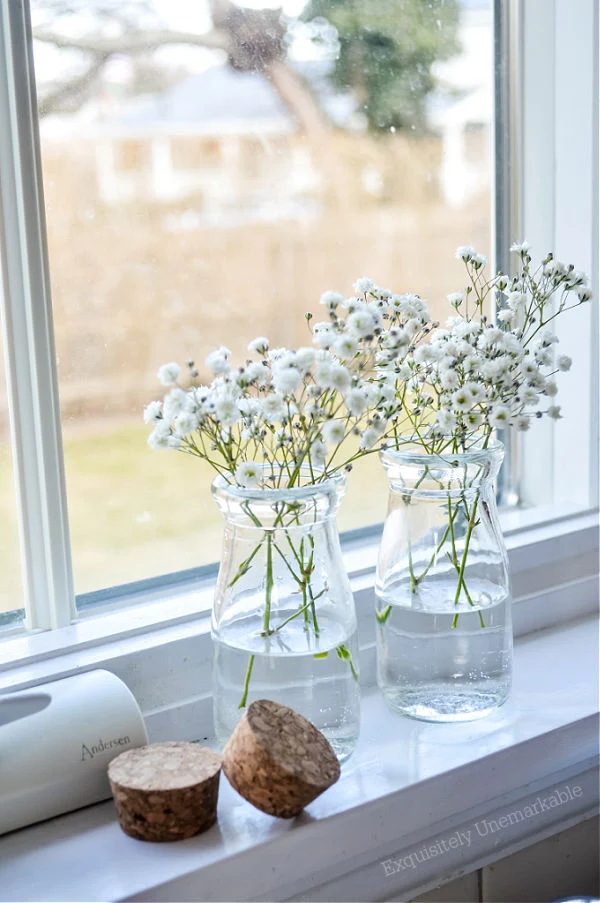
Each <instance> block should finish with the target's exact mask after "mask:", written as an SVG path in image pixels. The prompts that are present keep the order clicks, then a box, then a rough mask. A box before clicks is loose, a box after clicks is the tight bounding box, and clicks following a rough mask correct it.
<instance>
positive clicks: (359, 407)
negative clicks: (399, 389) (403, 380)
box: [344, 389, 395, 417]
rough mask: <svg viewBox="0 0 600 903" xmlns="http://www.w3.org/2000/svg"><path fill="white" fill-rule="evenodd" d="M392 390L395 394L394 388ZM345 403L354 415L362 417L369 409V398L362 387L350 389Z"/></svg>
mask: <svg viewBox="0 0 600 903" xmlns="http://www.w3.org/2000/svg"><path fill="white" fill-rule="evenodd" d="M391 391H392V395H393V394H395V393H394V389H392V390H391ZM344 404H345V405H346V407H347V408H348V412H349V413H350V414H352V416H353V417H361V416H362V415H363V414H364V412H365V411H366V410H367V407H368V404H369V400H368V398H367V395H366V393H365V392H364V391H363V390H362V389H350V391H349V392H346V394H345V396H344Z"/></svg>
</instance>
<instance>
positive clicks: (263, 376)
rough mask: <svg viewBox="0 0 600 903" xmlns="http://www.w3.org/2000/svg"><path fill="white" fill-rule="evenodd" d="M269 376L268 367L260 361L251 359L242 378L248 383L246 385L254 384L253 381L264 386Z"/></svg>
mask: <svg viewBox="0 0 600 903" xmlns="http://www.w3.org/2000/svg"><path fill="white" fill-rule="evenodd" d="M268 378H269V373H268V369H267V367H265V366H264V365H263V364H261V363H260V361H251V363H249V364H248V365H247V366H246V367H245V368H244V372H243V373H242V380H243V382H245V383H246V385H252V383H256V384H257V385H259V386H264V385H265V384H266V383H267V381H268Z"/></svg>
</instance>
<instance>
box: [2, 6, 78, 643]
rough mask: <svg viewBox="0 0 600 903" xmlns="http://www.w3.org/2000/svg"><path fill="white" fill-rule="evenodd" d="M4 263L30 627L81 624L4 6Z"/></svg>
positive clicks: (24, 45) (34, 164)
mask: <svg viewBox="0 0 600 903" xmlns="http://www.w3.org/2000/svg"><path fill="white" fill-rule="evenodd" d="M0 123H1V126H0V259H1V260H2V277H3V294H4V299H3V300H4V317H3V326H4V348H5V359H6V362H7V394H8V406H9V413H10V423H11V442H12V448H13V461H14V468H15V482H16V488H17V507H18V514H19V534H20V535H19V539H20V545H21V556H22V567H23V587H24V594H25V600H24V601H25V626H26V627H27V628H29V629H32V630H35V629H48V628H56V627H63V626H65V625H67V624H69V623H70V621H71V618H72V617H73V616H74V615H75V596H74V590H73V572H72V566H71V547H70V542H69V526H68V518H67V501H66V488H65V473H64V461H63V450H62V433H61V424H60V408H59V401H58V384H57V375H56V356H55V351H54V332H53V322H52V304H51V300H50V278H49V268H48V248H47V241H46V223H45V211H44V195H43V188H42V168H41V158H40V141H39V130H38V122H37V100H36V91H35V79H34V70H33V54H32V41H31V23H30V18H29V4H28V3H27V2H26V0H22V2H15V3H12V2H11V3H2V4H0Z"/></svg>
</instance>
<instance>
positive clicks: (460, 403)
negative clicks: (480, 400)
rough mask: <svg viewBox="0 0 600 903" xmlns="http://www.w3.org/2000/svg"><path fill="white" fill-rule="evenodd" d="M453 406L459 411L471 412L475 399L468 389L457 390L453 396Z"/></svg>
mask: <svg viewBox="0 0 600 903" xmlns="http://www.w3.org/2000/svg"><path fill="white" fill-rule="evenodd" d="M452 404H453V405H454V407H455V408H456V410H457V411H470V410H471V408H472V407H473V398H472V396H471V393H470V392H469V390H468V389H465V388H464V387H463V388H462V389H457V390H456V392H455V393H454V395H453V396H452Z"/></svg>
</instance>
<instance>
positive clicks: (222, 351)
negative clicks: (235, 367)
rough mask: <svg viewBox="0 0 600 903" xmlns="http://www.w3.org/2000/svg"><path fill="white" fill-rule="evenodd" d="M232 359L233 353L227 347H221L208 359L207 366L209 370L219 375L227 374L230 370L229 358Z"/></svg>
mask: <svg viewBox="0 0 600 903" xmlns="http://www.w3.org/2000/svg"><path fill="white" fill-rule="evenodd" d="M230 357H231V351H230V350H229V348H225V346H224V345H223V346H221V348H218V349H217V350H216V351H212V352H211V353H210V354H209V355H208V357H207V358H206V361H205V364H206V366H207V367H208V369H209V370H212V372H213V373H214V374H215V375H217V374H219V373H226V372H227V371H228V370H229V358H230Z"/></svg>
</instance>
